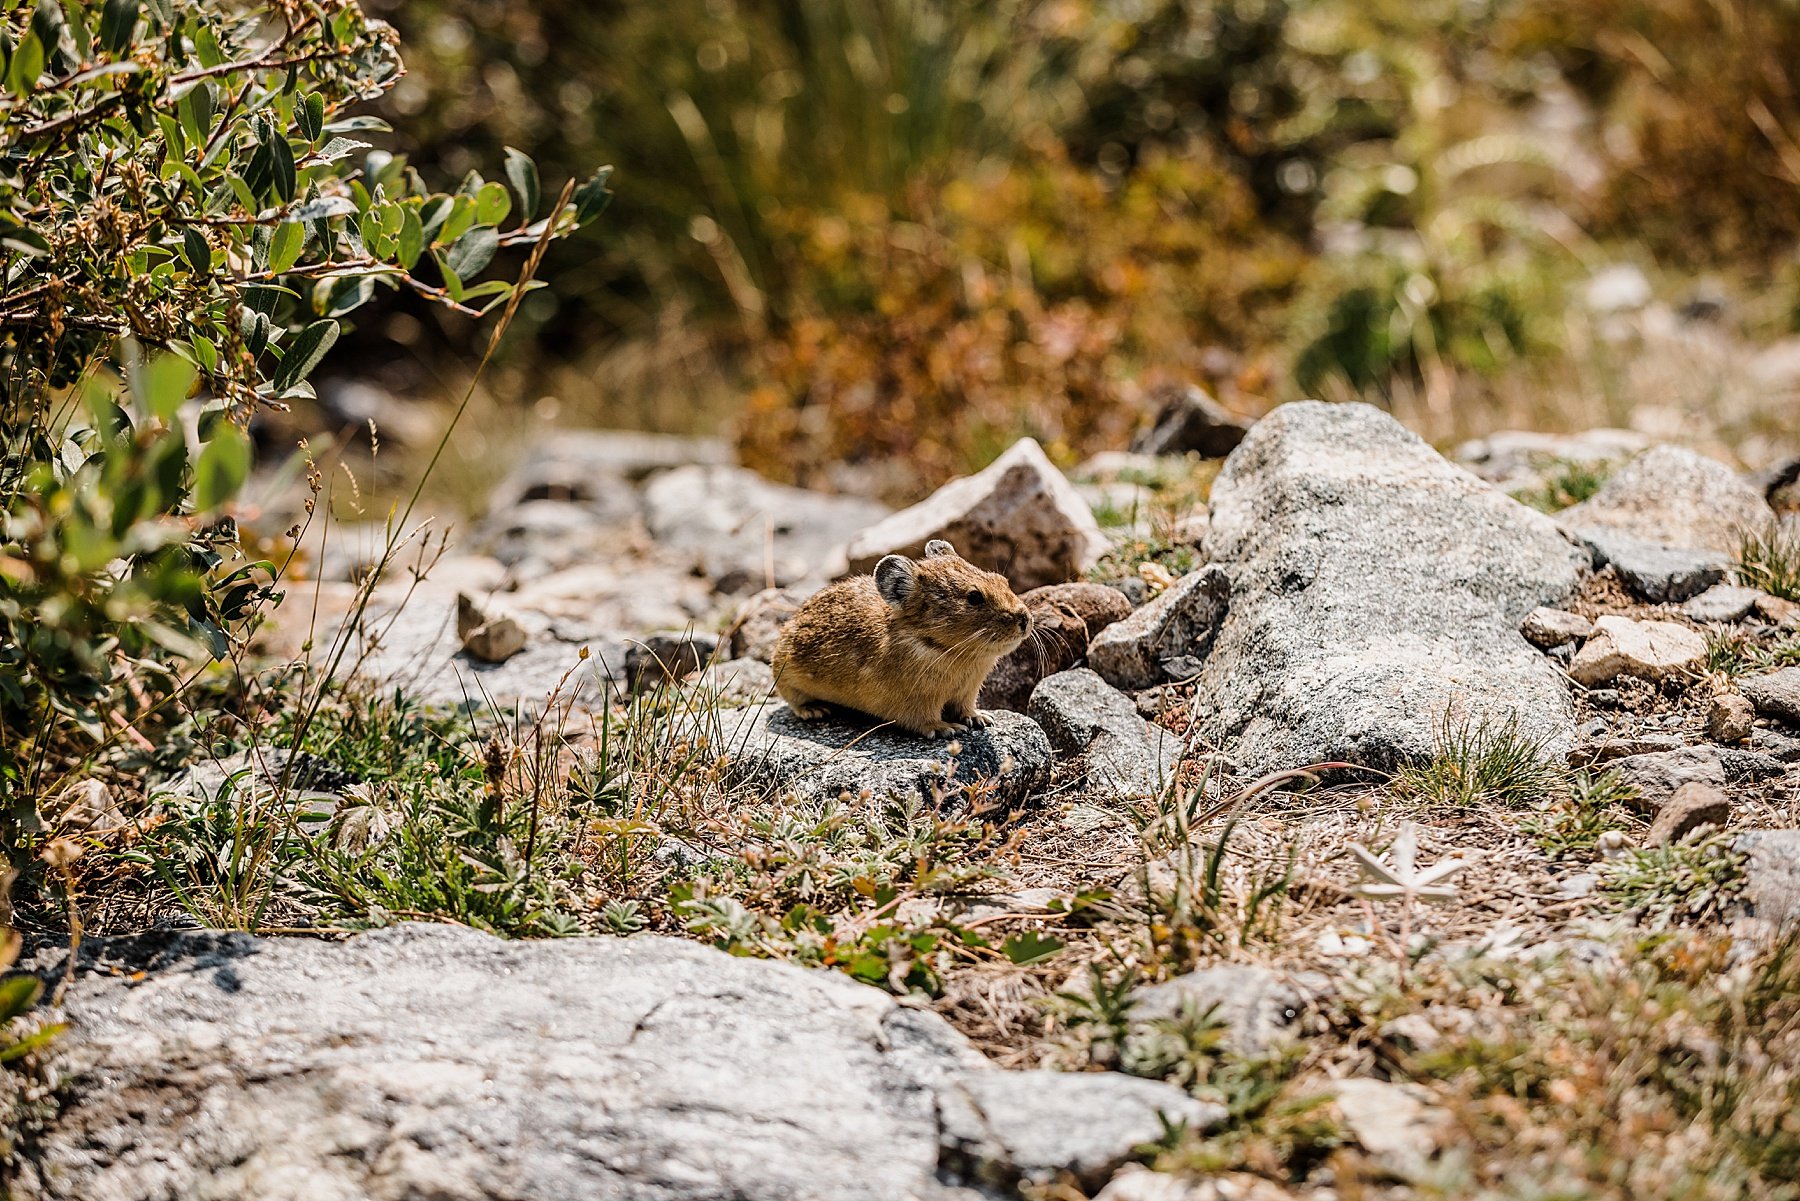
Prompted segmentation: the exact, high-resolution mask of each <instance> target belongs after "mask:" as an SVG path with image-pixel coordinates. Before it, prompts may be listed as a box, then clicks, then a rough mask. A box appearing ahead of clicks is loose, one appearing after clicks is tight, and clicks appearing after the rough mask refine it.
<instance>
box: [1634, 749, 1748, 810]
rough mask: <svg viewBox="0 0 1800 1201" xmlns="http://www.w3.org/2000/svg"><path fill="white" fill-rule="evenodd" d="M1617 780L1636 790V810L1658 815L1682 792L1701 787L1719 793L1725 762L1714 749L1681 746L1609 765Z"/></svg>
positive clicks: (1722, 786)
mask: <svg viewBox="0 0 1800 1201" xmlns="http://www.w3.org/2000/svg"><path fill="white" fill-rule="evenodd" d="M1612 768H1613V770H1615V771H1617V772H1618V773H1619V778H1620V779H1621V780H1623V781H1624V782H1625V783H1627V784H1629V785H1631V786H1632V787H1633V788H1635V789H1637V799H1636V801H1635V802H1634V805H1635V807H1636V808H1638V809H1640V810H1642V811H1644V812H1646V813H1657V812H1660V811H1661V810H1662V808H1663V806H1665V805H1667V804H1668V803H1669V802H1670V800H1671V799H1672V798H1673V797H1674V796H1675V794H1676V793H1677V792H1679V791H1680V790H1681V789H1682V788H1684V787H1687V786H1688V785H1690V784H1703V785H1705V786H1706V787H1708V788H1714V789H1722V788H1724V787H1725V784H1726V773H1725V761H1724V760H1723V759H1721V758H1720V757H1719V749H1718V748H1717V747H1713V746H1684V747H1682V748H1680V749H1679V750H1673V751H1650V752H1648V753H1646V754H1642V755H1626V756H1625V757H1623V758H1621V759H1615V760H1613V761H1612Z"/></svg>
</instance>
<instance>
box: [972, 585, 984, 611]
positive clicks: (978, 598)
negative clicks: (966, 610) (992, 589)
mask: <svg viewBox="0 0 1800 1201" xmlns="http://www.w3.org/2000/svg"><path fill="white" fill-rule="evenodd" d="M985 604H987V597H985V596H983V595H981V593H980V592H979V591H978V590H977V589H974V588H971V589H969V607H970V608H972V609H979V608H981V606H983V605H985Z"/></svg>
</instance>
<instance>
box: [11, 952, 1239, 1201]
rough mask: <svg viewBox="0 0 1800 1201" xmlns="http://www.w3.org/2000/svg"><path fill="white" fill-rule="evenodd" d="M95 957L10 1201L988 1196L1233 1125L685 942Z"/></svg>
mask: <svg viewBox="0 0 1800 1201" xmlns="http://www.w3.org/2000/svg"><path fill="white" fill-rule="evenodd" d="M82 963H83V970H82V971H81V972H80V973H79V974H78V975H77V977H76V980H75V984H74V987H73V988H72V989H71V990H70V992H69V996H68V1000H67V1014H66V1016H67V1018H68V1019H69V1021H70V1022H71V1023H72V1029H71V1031H70V1033H69V1034H67V1035H66V1036H64V1038H62V1039H61V1040H60V1041H59V1048H60V1050H61V1051H62V1054H63V1056H64V1060H63V1064H64V1067H65V1069H66V1070H67V1071H68V1072H69V1087H68V1088H67V1089H66V1096H65V1100H64V1103H63V1105H62V1108H61V1111H60V1113H59V1114H58V1115H57V1116H56V1118H55V1120H54V1121H53V1123H52V1124H51V1125H50V1127H49V1129H48V1130H47V1131H45V1132H44V1133H43V1134H42V1135H41V1136H40V1137H38V1138H37V1139H36V1140H35V1145H34V1147H33V1148H32V1151H31V1154H30V1155H29V1156H28V1157H26V1159H25V1161H24V1163H23V1164H22V1165H21V1170H20V1172H19V1173H18V1175H17V1179H15V1180H13V1181H11V1182H10V1183H9V1186H8V1188H9V1191H8V1196H9V1197H10V1198H13V1201H78V1199H79V1201H99V1199H101V1198H104V1199H105V1201H152V1199H155V1201H165V1199H173V1198H215V1199H219V1201H224V1199H227V1198H231V1199H235V1198H251V1197H254V1198H257V1199H258V1201H302V1199H305V1201H352V1199H363V1198H369V1199H373V1201H401V1199H416V1198H427V1197H429V1198H434V1199H438V1201H486V1199H490V1198H505V1199H508V1201H536V1199H539V1198H542V1199H545V1201H550V1199H556V1201H563V1199H572V1198H619V1199H626V1198H629V1199H631V1201H664V1199H666V1201H676V1199H677V1198H679V1199H682V1201H687V1199H690V1198H693V1199H701V1198H706V1199H717V1201H725V1199H727V1198H730V1199H732V1201H765V1199H766V1201H790V1199H815V1198H816V1199H818V1201H853V1199H857V1198H867V1199H868V1201H890V1199H892V1198H899V1197H912V1198H918V1199H920V1201H949V1199H952V1198H958V1199H966V1201H975V1199H977V1198H984V1197H992V1196H997V1195H999V1194H998V1193H997V1192H996V1191H993V1188H994V1185H995V1184H1003V1183H1011V1182H1013V1181H1016V1180H1018V1179H1021V1178H1027V1179H1049V1178H1050V1177H1052V1176H1054V1175H1055V1174H1056V1173H1058V1172H1060V1171H1065V1170H1066V1171H1071V1172H1073V1173H1075V1174H1076V1175H1077V1176H1078V1177H1079V1178H1081V1179H1084V1180H1086V1181H1088V1182H1090V1183H1092V1184H1098V1183H1101V1182H1104V1181H1105V1179H1106V1178H1107V1177H1108V1176H1109V1175H1110V1174H1111V1172H1112V1171H1113V1169H1115V1168H1117V1167H1118V1166H1119V1165H1121V1164H1122V1163H1124V1162H1125V1161H1126V1160H1128V1159H1129V1158H1131V1156H1132V1155H1133V1153H1134V1150H1135V1148H1136V1147H1138V1146H1140V1145H1141V1144H1143V1143H1147V1142H1151V1141H1153V1140H1154V1139H1155V1138H1156V1137H1157V1135H1158V1133H1159V1132H1160V1130H1161V1118H1160V1116H1159V1115H1166V1116H1167V1117H1168V1118H1169V1119H1170V1120H1171V1121H1174V1122H1186V1123H1189V1124H1191V1125H1196V1126H1205V1125H1213V1124H1216V1123H1217V1122H1218V1121H1219V1120H1220V1119H1221V1117H1222V1112H1221V1111H1220V1110H1219V1108H1218V1107H1217V1106H1206V1105H1202V1104H1200V1103H1198V1102H1195V1101H1193V1100H1192V1099H1190V1098H1189V1097H1187V1096H1186V1095H1185V1094H1183V1093H1181V1092H1180V1091H1179V1090H1176V1089H1174V1088H1172V1087H1170V1086H1167V1085H1162V1084H1157V1083H1154V1082H1151V1081H1146V1080H1135V1079H1129V1078H1126V1077H1123V1076H1116V1075H1094V1074H1081V1075H1076V1074H1069V1075H1062V1074H1057V1073H1053V1072H1030V1073H1016V1074H1015V1073H1008V1072H1002V1071H1000V1070H999V1069H997V1068H994V1067H992V1066H991V1065H989V1064H988V1063H987V1062H986V1061H985V1060H984V1059H982V1057H981V1056H980V1055H979V1054H978V1053H976V1052H975V1051H974V1050H973V1049H972V1048H971V1047H970V1045H969V1044H968V1043H967V1041H966V1040H964V1039H963V1038H962V1037H961V1036H960V1035H958V1034H956V1033H955V1032H954V1031H953V1030H951V1029H950V1027H949V1026H948V1025H946V1024H945V1023H944V1022H943V1021H942V1019H940V1018H938V1017H937V1016H936V1015H934V1014H932V1013H930V1012H928V1011H924V1010H919V1009H914V1008H908V1007H905V1006H903V1005H901V1004H900V1003H898V1002H897V1001H895V1000H894V999H893V998H891V997H889V996H887V995H886V994H884V993H881V992H877V991H876V990H874V989H871V988H868V987H866V986H864V985H861V984H857V983H854V982H853V981H851V980H849V979H848V978H846V977H843V976H839V975H835V974H832V973H829V972H808V971H804V970H802V969H799V968H796V967H792V966H789V965H786V964H779V963H770V962H766V961H758V960H749V959H740V958H735V957H732V956H728V955H723V954H720V953H718V952H716V951H713V950H710V949H708V948H705V947H701V946H698V945H696V944H693V943H688V942H683V941H679V940H675V939H668V938H658V937H643V938H634V939H628V940H627V939H612V938H603V939H575V940H567V941H555V942H536V943H508V942H502V941H500V940H498V939H495V938H492V937H489V936H487V935H484V934H480V933H477V932H475V931H472V930H467V929H461V928H455V927H448V926H402V927H398V928H395V929H391V930H385V931H381V932H378V933H374V934H366V935H362V936H360V937H358V938H354V939H351V940H350V941H348V942H345V943H337V944H333V943H327V942H318V941H311V940H304V941H303V940H297V939H295V940H283V939H258V938H252V937H250V936H247V935H238V934H231V935H221V934H200V933H188V934H177V935H147V936H142V937H138V938H131V939H114V940H105V941H102V942H99V943H89V944H87V945H86V946H84V947H83V952H82ZM33 966H34V967H35V969H36V970H38V971H39V972H40V973H41V974H43V975H45V976H46V977H47V978H54V977H56V976H58V975H59V974H60V971H61V956H60V954H59V953H47V954H45V955H43V956H40V958H39V959H38V960H37V961H36V962H35V964H34V965H33ZM964 1181H969V1182H971V1183H964ZM976 1181H979V1182H980V1183H974V1182H976ZM988 1182H993V1184H990V1183H988Z"/></svg>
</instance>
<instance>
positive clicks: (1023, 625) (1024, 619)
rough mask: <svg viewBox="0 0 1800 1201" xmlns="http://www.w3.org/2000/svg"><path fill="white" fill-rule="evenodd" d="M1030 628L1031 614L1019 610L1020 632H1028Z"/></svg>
mask: <svg viewBox="0 0 1800 1201" xmlns="http://www.w3.org/2000/svg"><path fill="white" fill-rule="evenodd" d="M1030 628H1031V614H1029V613H1027V612H1026V611H1025V610H1023V609H1020V610H1019V632H1020V633H1024V632H1025V631H1026V630H1029V629H1030Z"/></svg>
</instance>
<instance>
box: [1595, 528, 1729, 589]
mask: <svg viewBox="0 0 1800 1201" xmlns="http://www.w3.org/2000/svg"><path fill="white" fill-rule="evenodd" d="M1572 528H1573V532H1574V534H1575V535H1576V537H1578V538H1580V539H1581V540H1582V542H1584V543H1586V544H1587V547H1588V549H1589V550H1591V551H1592V552H1593V553H1594V566H1595V567H1597V568H1598V567H1611V568H1612V569H1613V572H1614V574H1616V575H1617V576H1618V577H1619V579H1620V580H1622V581H1624V584H1625V586H1626V587H1627V588H1629V589H1631V591H1632V593H1633V594H1635V595H1636V596H1638V597H1641V598H1642V599H1644V600H1647V601H1649V602H1650V603H1651V604H1653V605H1668V604H1676V603H1678V602H1680V601H1684V600H1688V599H1690V598H1692V597H1696V596H1699V595H1700V594H1701V593H1703V592H1706V591H1707V590H1709V589H1711V588H1712V587H1713V586H1714V585H1716V584H1718V583H1720V582H1721V581H1723V580H1724V579H1725V576H1726V573H1727V572H1729V571H1730V570H1731V558H1730V556H1728V555H1724V554H1721V553H1720V552H1718V551H1714V550H1702V549H1693V548H1689V547H1681V546H1665V545H1664V544H1662V543H1660V542H1652V541H1649V540H1647V539H1644V538H1638V537H1635V536H1633V535H1631V534H1626V533H1621V532H1620V531H1618V530H1614V529H1607V528H1604V527H1599V526H1577V527H1572Z"/></svg>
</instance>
